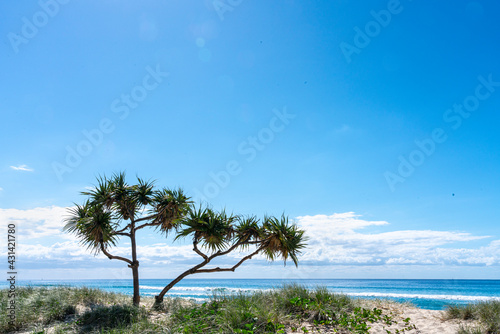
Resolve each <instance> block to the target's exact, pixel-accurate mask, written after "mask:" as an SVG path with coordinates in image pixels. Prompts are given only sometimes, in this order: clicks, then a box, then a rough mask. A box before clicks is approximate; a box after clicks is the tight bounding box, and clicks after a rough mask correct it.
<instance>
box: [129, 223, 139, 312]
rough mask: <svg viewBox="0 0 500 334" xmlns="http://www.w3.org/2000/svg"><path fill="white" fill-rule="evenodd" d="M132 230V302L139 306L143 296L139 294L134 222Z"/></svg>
mask: <svg viewBox="0 0 500 334" xmlns="http://www.w3.org/2000/svg"><path fill="white" fill-rule="evenodd" d="M130 230H131V233H130V243H131V246H132V265H131V266H129V267H130V268H132V277H133V281H134V297H133V300H132V302H133V303H134V305H135V306H139V304H140V303H141V296H140V294H139V261H137V250H136V243H135V230H134V224H132V228H131V229H130Z"/></svg>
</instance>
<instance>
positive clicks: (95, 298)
mask: <svg viewBox="0 0 500 334" xmlns="http://www.w3.org/2000/svg"><path fill="white" fill-rule="evenodd" d="M7 293H8V291H7V290H5V289H4V290H0V304H1V307H2V309H4V310H5V308H6V306H7V302H8V296H7ZM16 293H17V296H16V320H15V322H14V323H13V324H9V320H10V319H9V318H8V317H7V313H6V312H1V313H0V333H16V332H18V333H30V334H31V333H36V334H42V333H43V334H45V333H47V334H48V333H55V334H57V333H75V334H76V333H78V334H80V333H92V334H93V333H109V334H112V333H116V334H118V333H122V334H128V333H151V334H153V333H241V334H257V333H360V334H362V333H370V332H369V329H370V328H372V327H373V326H375V327H376V328H378V329H379V330H382V332H381V333H384V334H396V333H414V332H418V331H417V330H416V327H415V324H414V322H413V321H412V319H410V318H402V317H399V316H396V313H397V312H395V313H393V312H392V310H397V309H400V308H404V307H411V306H409V305H402V304H397V303H395V302H389V301H382V300H363V299H356V298H350V297H348V296H346V295H342V294H337V293H332V292H330V291H328V290H327V289H326V288H317V289H315V290H308V289H306V288H305V287H303V286H300V285H286V286H282V287H279V288H276V289H273V290H269V291H258V292H254V293H251V294H232V295H227V294H224V293H223V292H222V291H218V292H215V293H214V294H213V295H212V296H211V297H210V298H208V299H207V300H206V302H204V303H196V302H194V301H189V300H186V299H179V298H166V299H165V301H164V303H163V304H162V305H161V306H160V308H158V305H157V304H155V301H154V298H152V297H145V298H143V303H142V306H140V307H138V306H134V305H133V303H132V302H131V300H130V296H127V295H123V294H115V293H110V292H105V291H102V290H99V289H91V288H85V287H83V288H74V287H66V286H57V287H19V288H18V289H17V290H16ZM444 314H445V315H446V318H447V319H448V320H449V321H460V323H463V324H465V325H461V326H460V327H459V328H458V331H457V333H458V334H486V333H500V330H499V329H500V302H498V301H495V302H483V303H477V304H470V305H464V306H449V307H448V309H447V310H446V311H445V312H444ZM444 320H446V319H443V321H444ZM469 320H471V321H469ZM467 324H470V325H467ZM377 333H378V331H377Z"/></svg>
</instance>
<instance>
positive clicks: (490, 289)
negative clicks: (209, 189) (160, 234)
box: [0, 279, 500, 310]
mask: <svg viewBox="0 0 500 334" xmlns="http://www.w3.org/2000/svg"><path fill="white" fill-rule="evenodd" d="M168 283H169V280H166V279H141V281H140V292H141V295H142V296H154V295H156V294H158V293H159V292H160V291H161V290H162V288H163V287H164V286H165V285H167V284H168ZM289 283H297V284H300V285H303V286H305V287H307V288H310V289H314V288H315V287H326V288H328V289H329V290H331V291H332V292H337V293H343V294H346V295H349V296H352V297H354V298H384V299H391V300H395V301H399V302H411V303H413V304H414V305H415V306H417V307H420V308H424V309H431V310H442V309H445V308H446V306H447V305H450V304H467V303H474V302H479V301H488V300H500V280H409V279H395V280H392V279H391V280H387V279H317V280H314V279H305V280H280V279H184V280H182V281H181V282H179V283H178V284H177V285H176V286H175V287H174V288H173V289H172V290H170V291H169V293H168V294H167V296H172V297H180V298H188V299H194V300H195V301H198V302H202V301H204V300H207V299H208V298H210V297H211V296H212V294H213V293H214V292H224V293H226V294H232V293H251V292H254V291H258V290H268V289H273V288H277V287H280V286H283V284H289ZM17 285H18V286H27V285H30V286H49V287H50V286H58V285H66V286H75V287H81V286H87V287H92V288H99V289H102V290H105V291H110V292H118V293H123V294H127V295H132V280H131V279H127V280H125V279H120V280H66V281H63V280H57V281H56V280H53V281H52V280H51V281H48V280H47V281H36V280H32V281H20V282H17ZM5 287H6V282H5V283H3V282H2V283H1V284H0V288H5Z"/></svg>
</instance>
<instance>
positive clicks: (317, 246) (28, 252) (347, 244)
mask: <svg viewBox="0 0 500 334" xmlns="http://www.w3.org/2000/svg"><path fill="white" fill-rule="evenodd" d="M67 209H68V208H63V207H57V206H52V207H46V208H34V209H29V210H17V209H0V226H1V227H2V228H5V227H6V226H7V225H8V224H9V223H15V224H16V227H17V228H16V230H17V232H16V233H17V237H16V239H17V240H18V241H19V246H18V252H19V256H20V258H21V259H22V261H23V263H24V264H25V266H26V268H27V269H33V270H38V269H40V270H42V269H43V268H68V267H71V268H88V267H102V268H108V267H109V268H122V267H123V268H124V269H123V270H124V275H125V274H127V275H128V271H127V270H128V268H127V267H126V266H125V265H124V264H123V263H122V262H121V261H109V260H108V259H107V258H106V257H105V256H104V255H102V254H100V255H98V256H96V257H94V255H93V254H92V253H91V252H90V251H89V250H87V249H86V248H85V247H83V246H81V245H80V244H79V242H78V239H77V238H76V237H75V236H74V235H71V234H67V233H64V232H63V231H62V227H63V226H64V222H63V218H64V217H65V216H66V215H67V214H68V213H67ZM297 223H298V224H299V225H300V226H301V227H302V228H303V229H304V230H306V234H307V236H308V237H309V241H308V247H307V248H306V249H305V250H304V252H303V254H302V256H301V257H300V258H299V260H300V262H301V264H302V266H303V267H305V268H309V270H310V268H311V266H315V267H317V269H316V270H318V272H320V271H321V269H320V268H325V269H324V270H327V271H330V270H332V268H338V267H339V266H344V267H348V266H350V267H352V266H355V267H358V268H362V267H370V266H377V267H382V266H384V267H389V266H390V267H394V266H404V265H406V266H408V265H410V266H412V267H418V266H422V265H423V266H429V265H432V266H434V265H442V266H494V265H499V264H500V240H494V241H491V242H490V243H489V244H485V245H484V246H482V247H466V245H467V244H466V243H467V242H471V241H476V240H483V239H486V238H488V237H487V236H474V235H471V234H470V233H466V232H455V231H434V230H402V231H387V232H385V231H383V230H385V229H389V226H390V224H389V223H388V222H386V221H368V220H363V219H362V218H361V217H360V216H359V215H356V214H355V213H353V212H347V213H338V214H333V215H329V216H327V215H315V216H301V217H297ZM374 228H375V229H374ZM375 230H376V231H377V233H375V232H373V231H375ZM381 230H382V231H381ZM139 238H141V237H139ZM145 240H150V239H148V237H145V239H142V240H141V239H139V240H138V248H137V252H138V254H139V260H140V262H141V266H142V268H144V270H153V269H154V268H156V269H154V270H160V269H159V268H164V269H162V270H166V269H168V272H170V271H171V270H173V268H179V270H184V269H185V268H187V267H189V266H191V265H192V264H195V263H199V262H200V260H201V258H200V257H199V256H198V255H197V254H195V253H194V252H193V250H192V245H175V244H172V243H171V241H169V242H165V243H163V242H159V243H158V242H155V243H150V244H147V243H145V242H144V241H145ZM127 241H128V240H126V238H125V239H124V240H123V241H122V243H121V244H119V245H118V247H113V248H111V249H110V252H111V253H112V254H114V255H120V256H125V257H127V258H129V257H130V245H129V244H127ZM49 242H50V243H49ZM457 243H460V247H457V246H456V245H457ZM0 252H1V253H3V254H2V256H3V255H5V254H4V253H5V250H0ZM242 256H243V254H242V253H232V254H229V256H228V257H224V259H222V258H221V259H220V260H218V261H216V262H215V263H214V265H215V266H219V265H220V266H230V265H234V264H235V263H236V262H237V259H239V258H241V257H242ZM259 265H266V266H267V263H266V261H265V259H264V257H262V256H257V257H255V258H254V259H252V261H249V262H248V263H246V264H245V265H244V267H247V266H248V268H254V267H255V266H259ZM302 266H301V267H302ZM36 268H38V269H36ZM146 268H148V269H146ZM120 270H121V269H120ZM309 274H310V273H309Z"/></svg>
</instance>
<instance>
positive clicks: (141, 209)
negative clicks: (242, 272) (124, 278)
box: [64, 173, 191, 305]
mask: <svg viewBox="0 0 500 334" xmlns="http://www.w3.org/2000/svg"><path fill="white" fill-rule="evenodd" d="M82 194H83V195H86V196H87V197H88V198H87V200H86V201H85V202H84V203H83V204H82V205H79V204H75V206H74V207H73V208H71V209H69V216H68V217H67V218H66V219H65V222H66V225H65V226H64V230H65V231H67V232H70V233H74V234H75V235H76V236H77V237H78V238H79V239H80V241H81V244H82V245H85V246H87V248H88V249H90V250H91V251H93V252H94V253H95V254H98V253H100V252H102V253H103V254H104V255H106V256H107V257H108V258H109V259H110V260H120V261H123V262H125V263H127V264H128V267H129V268H131V270H132V277H133V287H134V295H133V303H134V305H139V303H140V295H139V261H138V260H137V243H136V233H137V231H138V230H140V229H142V228H144V227H155V228H157V229H158V230H160V231H161V232H164V233H168V232H169V231H170V230H171V229H172V228H173V227H174V226H175V224H176V221H177V220H178V219H179V218H181V217H183V216H184V214H185V213H187V211H188V209H189V205H190V204H191V201H190V200H189V197H187V196H185V195H184V193H183V191H182V190H181V189H178V190H170V189H167V188H163V189H155V188H154V182H151V181H144V180H142V179H140V178H138V179H137V184H135V185H129V184H127V183H126V181H125V173H119V174H115V175H114V176H113V177H111V178H106V177H99V178H98V179H97V185H96V186H95V187H94V188H93V189H92V190H90V191H86V192H82ZM120 237H127V238H129V239H130V247H131V252H130V258H126V257H122V256H117V255H113V254H111V251H110V248H111V247H112V246H116V244H117V242H118V239H119V238H120Z"/></svg>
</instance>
